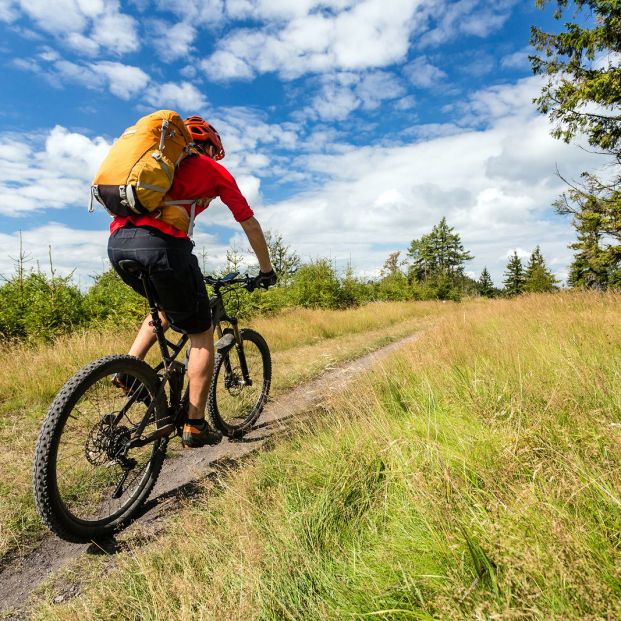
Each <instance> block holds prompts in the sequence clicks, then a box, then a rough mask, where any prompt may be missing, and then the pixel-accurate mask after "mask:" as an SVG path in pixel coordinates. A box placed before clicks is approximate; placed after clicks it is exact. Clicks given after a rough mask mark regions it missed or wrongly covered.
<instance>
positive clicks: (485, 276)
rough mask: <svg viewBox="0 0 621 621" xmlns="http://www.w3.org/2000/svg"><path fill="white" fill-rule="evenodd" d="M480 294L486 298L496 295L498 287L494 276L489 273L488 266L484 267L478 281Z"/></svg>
mask: <svg viewBox="0 0 621 621" xmlns="http://www.w3.org/2000/svg"><path fill="white" fill-rule="evenodd" d="M478 289H479V295H482V296H483V297H486V298H493V297H494V296H495V295H496V288H495V287H494V282H493V281H492V277H491V276H490V275H489V272H488V271H487V268H486V267H484V268H483V271H482V272H481V276H480V277H479V282H478Z"/></svg>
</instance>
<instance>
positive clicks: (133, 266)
mask: <svg viewBox="0 0 621 621" xmlns="http://www.w3.org/2000/svg"><path fill="white" fill-rule="evenodd" d="M119 267H120V268H121V269H122V270H123V271H124V272H127V273H128V274H141V273H143V274H146V273H147V271H148V270H147V268H146V267H145V266H144V265H143V264H142V263H138V261H134V260H133V259H123V260H121V261H119Z"/></svg>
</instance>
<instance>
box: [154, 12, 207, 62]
mask: <svg viewBox="0 0 621 621" xmlns="http://www.w3.org/2000/svg"><path fill="white" fill-rule="evenodd" d="M151 28H152V31H153V33H152V36H153V42H154V43H153V44H154V46H155V49H156V51H157V53H158V55H159V57H160V58H161V59H162V60H163V61H164V62H168V63H169V62H172V61H174V60H178V59H179V58H185V57H186V56H188V55H189V54H190V52H191V51H192V43H193V42H194V39H195V38H196V28H195V27H194V26H193V25H191V24H190V23H189V22H188V21H182V22H178V23H176V24H170V23H168V22H166V21H164V20H154V21H153V22H152V23H151Z"/></svg>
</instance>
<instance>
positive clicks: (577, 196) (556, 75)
mask: <svg viewBox="0 0 621 621" xmlns="http://www.w3.org/2000/svg"><path fill="white" fill-rule="evenodd" d="M536 4H537V5H538V6H540V7H543V6H544V5H546V4H553V5H556V11H555V14H554V16H555V18H556V19H561V18H562V17H563V14H564V12H565V11H566V10H571V11H572V12H573V17H574V21H573V22H566V23H565V24H564V29H561V30H560V32H557V33H554V34H550V33H546V32H543V31H541V30H539V29H537V28H533V29H532V37H531V43H532V45H533V47H534V48H535V50H536V51H537V52H538V53H539V54H538V55H536V56H531V58H530V60H531V63H532V67H533V71H534V72H535V73H536V74H540V75H544V76H547V78H548V81H547V84H546V85H545V86H544V88H543V90H542V92H541V95H540V96H539V98H538V99H537V100H536V103H537V106H538V108H539V110H540V111H541V112H542V113H544V114H546V115H547V116H548V117H549V118H550V119H551V120H552V121H553V122H554V123H555V127H554V129H553V131H552V135H553V136H555V137H556V138H560V139H561V140H564V141H565V142H570V141H571V140H572V139H573V138H574V137H575V136H577V135H579V134H582V135H584V136H585V137H586V139H587V140H588V142H589V144H590V145H592V146H593V147H595V148H596V149H597V151H598V152H603V154H604V155H606V154H607V155H609V156H612V157H613V158H614V159H615V160H616V163H617V164H621V65H620V64H619V63H618V62H617V61H616V59H617V58H618V55H619V54H620V53H621V4H620V3H619V1H618V0H536ZM616 170H617V171H618V170H619V168H618V167H617V169H616ZM582 179H583V181H582V182H581V183H580V184H569V183H568V185H569V189H568V191H567V192H566V193H565V194H563V195H562V196H561V198H560V199H559V200H558V201H557V202H556V203H555V207H556V210H557V212H558V213H560V214H565V215H571V216H573V224H574V226H575V227H576V230H577V232H578V242H577V243H576V244H574V245H573V246H571V247H573V248H574V250H577V253H576V255H575V259H574V264H573V265H572V267H571V269H570V279H569V282H570V284H572V285H573V286H584V287H594V288H599V289H605V288H609V287H618V286H619V285H618V283H619V278H620V276H619V275H620V274H621V175H619V174H618V172H617V173H616V175H615V178H613V179H612V180H607V181H606V182H603V181H601V180H600V179H598V177H597V176H596V175H593V174H590V173H583V174H582Z"/></svg>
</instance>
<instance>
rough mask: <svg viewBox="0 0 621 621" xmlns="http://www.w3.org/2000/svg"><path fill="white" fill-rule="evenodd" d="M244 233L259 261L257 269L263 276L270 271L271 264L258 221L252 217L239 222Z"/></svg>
mask: <svg viewBox="0 0 621 621" xmlns="http://www.w3.org/2000/svg"><path fill="white" fill-rule="evenodd" d="M240 224H241V227H242V228H243V229H244V233H246V236H247V237H248V241H249V242H250V245H251V246H252V249H253V250H254V253H255V254H256V255H257V259H258V261H259V269H260V270H261V271H262V272H263V273H264V274H265V273H267V272H271V271H272V262H271V261H270V253H269V250H268V249H267V244H266V243H265V236H264V235H263V230H262V229H261V225H260V224H259V222H258V220H257V219H256V218H255V217H254V216H252V217H250V218H248V219H247V220H243V221H242V222H240Z"/></svg>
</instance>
